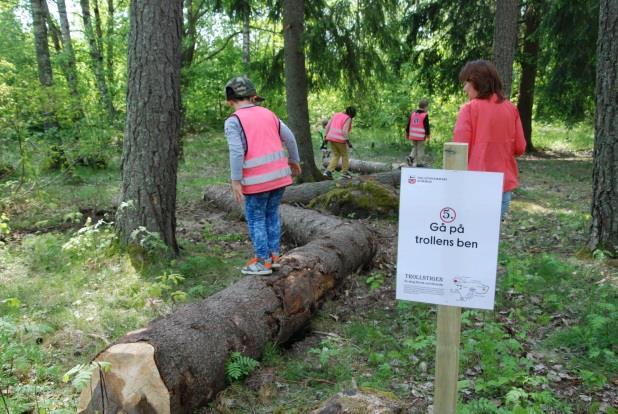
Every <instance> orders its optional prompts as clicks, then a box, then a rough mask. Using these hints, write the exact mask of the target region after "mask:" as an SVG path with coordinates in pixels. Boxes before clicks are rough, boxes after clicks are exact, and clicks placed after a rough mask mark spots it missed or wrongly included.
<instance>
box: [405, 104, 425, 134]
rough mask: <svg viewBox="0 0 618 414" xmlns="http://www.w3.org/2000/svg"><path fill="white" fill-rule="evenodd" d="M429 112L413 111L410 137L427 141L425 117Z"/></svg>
mask: <svg viewBox="0 0 618 414" xmlns="http://www.w3.org/2000/svg"><path fill="white" fill-rule="evenodd" d="M426 117H427V112H421V113H418V112H416V111H414V112H412V114H411V115H410V132H409V133H408V139H409V140H413V141H425V118H426Z"/></svg>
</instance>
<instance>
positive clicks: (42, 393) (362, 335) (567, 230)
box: [0, 134, 618, 414]
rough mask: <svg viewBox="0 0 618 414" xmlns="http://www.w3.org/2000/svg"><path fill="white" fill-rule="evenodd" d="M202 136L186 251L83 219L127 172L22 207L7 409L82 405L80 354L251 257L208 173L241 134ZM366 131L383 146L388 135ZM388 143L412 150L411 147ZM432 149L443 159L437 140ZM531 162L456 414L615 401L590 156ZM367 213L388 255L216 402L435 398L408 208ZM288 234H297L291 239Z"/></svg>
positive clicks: (615, 323) (617, 343) (6, 349)
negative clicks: (136, 240) (132, 247)
mask: <svg viewBox="0 0 618 414" xmlns="http://www.w3.org/2000/svg"><path fill="white" fill-rule="evenodd" d="M199 138H200V139H198V138H196V137H194V138H193V139H190V140H188V141H187V145H186V153H185V159H184V160H183V163H182V166H181V170H180V174H179V205H178V210H177V217H178V226H177V227H178V228H177V234H178V239H179V243H180V245H181V248H182V255H181V257H180V258H178V259H174V260H171V261H168V262H165V263H155V264H152V263H148V262H147V261H145V262H139V261H136V260H135V259H133V260H130V259H129V258H128V257H127V256H126V255H125V254H123V253H122V252H120V251H119V250H118V249H117V248H115V247H114V245H115V244H114V236H113V232H112V231H111V230H110V229H107V227H105V226H101V227H99V228H95V226H93V225H91V226H90V227H87V226H86V227H84V218H85V217H86V216H88V215H91V216H93V218H94V219H95V221H96V219H97V218H100V217H103V216H104V215H105V213H106V212H107V213H112V212H113V205H114V197H115V194H116V193H117V191H118V184H119V182H118V177H117V175H116V174H114V173H112V174H110V173H105V172H101V173H96V174H91V173H87V174H86V173H84V174H83V176H80V174H79V172H78V174H77V176H78V178H79V179H77V180H75V179H74V177H73V180H66V179H64V178H62V179H58V180H56V182H60V183H61V184H58V185H56V184H52V185H50V187H49V189H48V190H46V191H44V192H38V193H30V194H29V195H25V196H22V197H20V198H15V199H14V200H13V201H12V202H11V203H10V204H8V205H7V208H6V210H7V212H9V213H10V218H11V221H10V224H11V228H12V230H11V233H10V235H8V236H7V237H5V243H4V245H3V246H0V292H1V293H0V347H2V353H0V364H1V365H0V368H1V371H0V391H1V392H2V402H3V404H2V405H0V407H3V406H4V407H6V410H7V412H10V413H17V412H30V411H32V410H38V411H39V412H58V413H60V412H74V407H75V404H76V399H77V392H78V391H77V388H79V387H80V386H82V385H83V378H82V381H81V383H80V381H79V372H80V370H76V371H77V372H78V374H75V373H72V374H71V375H69V376H65V375H64V373H65V372H67V371H68V370H69V369H70V368H71V367H74V366H76V365H77V364H86V365H87V363H88V361H90V359H91V358H92V357H93V356H94V355H96V353H97V352H98V351H100V350H101V348H102V347H104V346H105V344H107V343H109V342H111V341H113V340H114V339H115V338H117V337H119V336H121V335H122V334H124V333H125V332H127V331H130V330H132V329H135V328H139V327H142V326H144V325H145V324H146V323H147V322H148V321H149V320H150V319H152V318H154V317H156V316H158V315H161V314H165V313H167V312H170V311H172V310H173V309H174V308H175V307H176V306H178V305H179V304H180V303H182V302H185V301H195V300H200V299H202V298H205V297H207V296H209V295H210V294H212V293H214V292H216V291H218V290H220V289H223V288H225V287H226V286H229V285H230V284H231V283H233V282H234V281H235V280H238V279H239V278H240V277H241V275H240V273H239V271H238V269H239V267H240V266H241V265H242V263H243V262H244V261H245V260H246V259H247V258H249V257H250V256H251V245H250V243H249V242H248V238H247V233H246V228H245V224H244V223H242V222H239V221H236V220H234V219H232V218H229V217H227V216H226V214H225V213H224V212H221V211H218V210H216V209H213V208H211V207H209V206H208V205H207V204H206V203H205V202H203V201H201V191H202V189H203V188H204V185H208V184H211V183H219V182H225V181H226V178H227V159H226V157H225V156H223V155H222V154H225V143H224V141H223V139H222V138H221V136H220V135H215V134H213V135H209V136H207V137H199ZM201 138H205V139H201ZM357 146H358V147H359V150H358V152H359V155H360V156H361V157H362V158H363V159H373V157H372V154H371V151H372V150H374V147H373V146H372V147H371V150H370V147H369V144H368V143H367V146H366V147H363V145H362V144H361V145H359V144H357ZM375 151H376V152H380V151H381V149H380V148H375ZM385 152H386V153H390V154H391V161H394V162H396V161H398V160H400V159H401V158H403V157H405V152H406V151H405V148H404V147H402V146H392V147H391V148H390V149H389V151H382V153H385ZM430 154H431V155H432V156H433V157H434V159H435V160H437V159H439V151H437V150H436V149H435V148H433V149H430ZM381 160H383V161H388V160H389V159H388V156H386V157H385V156H383V155H382V156H381ZM438 164H439V162H438ZM519 164H520V168H521V183H522V184H521V187H520V188H519V189H518V190H517V191H516V193H515V197H514V201H513V203H512V206H511V212H510V214H509V216H508V218H507V220H506V221H505V222H504V223H503V225H502V229H501V244H500V253H499V270H498V282H497V285H498V288H497V292H496V307H495V310H494V311H476V310H464V312H463V313H462V342H461V343H462V345H461V355H460V359H461V364H460V381H459V396H460V403H459V407H458V413H475V414H479V413H616V412H618V411H617V409H618V357H617V353H618V349H617V347H618V300H617V299H618V270H617V264H616V259H612V258H611V257H608V256H607V255H606V254H604V253H603V252H596V253H595V254H594V256H591V255H590V254H587V253H586V252H585V250H584V249H583V247H584V246H585V243H586V237H587V231H588V222H589V208H590V199H591V175H592V174H591V171H592V162H591V154H590V152H582V151H580V152H551V151H546V152H542V153H539V154H536V155H527V156H525V157H523V158H522V159H521V160H520V163H519ZM434 165H436V166H437V164H436V162H434ZM42 217H44V218H45V219H42ZM362 221H363V222H364V223H365V224H366V225H367V226H369V227H371V228H372V229H373V230H374V232H375V234H376V236H377V237H378V239H379V241H380V243H379V246H380V247H379V251H378V254H377V255H376V257H375V259H374V263H373V267H372V269H370V270H367V271H363V272H360V273H358V274H353V275H350V276H349V277H348V278H347V279H346V280H345V282H344V283H343V285H342V286H340V287H339V288H338V289H337V290H336V291H335V292H334V293H333V295H332V297H331V298H330V299H329V300H328V301H327V302H326V303H324V305H323V306H322V308H321V309H320V310H319V311H318V313H317V315H316V317H315V318H314V319H313V320H312V322H311V324H310V326H307V328H306V329H305V331H304V332H300V333H299V335H298V336H297V337H295V338H294V340H293V341H291V342H290V343H288V344H272V346H269V347H267V349H266V351H265V352H264V355H263V356H262V358H261V360H260V366H259V368H258V369H257V370H256V371H255V372H253V374H251V375H250V376H249V377H248V378H247V379H245V380H243V381H235V382H232V383H231V385H230V386H229V387H228V388H226V389H225V390H224V391H223V392H221V393H220V394H219V395H218V396H217V398H216V400H215V401H213V403H212V404H211V405H210V406H209V407H208V408H205V409H204V410H202V412H203V413H306V412H310V411H311V410H313V409H315V408H317V407H319V405H320V404H321V403H322V402H324V401H325V400H327V399H328V398H330V397H331V396H333V395H335V394H336V393H338V392H340V391H343V390H346V389H349V388H359V389H361V390H371V391H372V392H379V393H381V394H382V395H384V396H385V398H392V399H393V400H394V401H396V402H397V404H399V405H400V406H401V407H402V408H403V409H404V411H403V412H410V413H425V412H431V405H432V400H431V396H432V393H433V372H434V357H435V319H436V318H435V314H436V312H435V307H434V306H431V305H425V304H420V303H412V302H404V301H396V300H395V299H394V296H395V294H394V288H395V264H396V255H397V252H396V244H397V221H396V219H392V218H375V217H374V218H370V219H363V220H362ZM80 227H81V228H82V229H85V230H82V231H81V233H80V234H76V233H75V230H76V229H78V228H80ZM284 238H285V235H284ZM283 247H284V248H283V251H284V252H285V251H286V250H289V249H291V248H293V247H295V246H291V245H286V244H285V239H284V246H283ZM81 368H85V367H81ZM85 371H86V370H85V369H83V370H82V372H85ZM63 377H64V378H63ZM63 379H64V380H67V382H70V381H71V380H72V381H73V384H74V386H71V385H70V384H65V383H64V382H63Z"/></svg>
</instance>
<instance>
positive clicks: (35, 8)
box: [30, 0, 58, 130]
mask: <svg viewBox="0 0 618 414" xmlns="http://www.w3.org/2000/svg"><path fill="white" fill-rule="evenodd" d="M45 1H46V0H30V6H31V10H32V28H33V30H34V46H35V50H36V63H37V69H38V74H39V83H40V84H41V87H42V90H43V95H44V97H45V102H44V103H43V107H42V108H41V111H42V115H43V129H44V130H48V129H50V128H52V127H54V126H56V125H57V124H58V122H57V121H56V115H55V111H54V104H53V98H52V96H51V87H52V86H53V84H54V78H53V75H52V67H51V59H50V56H49V43H48V42H47V25H46V14H45V10H46V8H47V4H43V3H44V2H45Z"/></svg>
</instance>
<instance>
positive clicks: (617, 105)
mask: <svg viewBox="0 0 618 414" xmlns="http://www.w3.org/2000/svg"><path fill="white" fill-rule="evenodd" d="M616 56H618V2H616V0H601V1H600V5H599V38H598V42H597V79H596V89H597V90H596V96H597V106H596V121H595V138H594V167H593V172H592V213H591V215H592V222H591V226H590V240H589V247H590V249H592V250H595V249H602V250H606V251H609V252H610V253H611V254H615V253H616V252H617V251H618V127H616V126H617V125H618V67H617V66H616Z"/></svg>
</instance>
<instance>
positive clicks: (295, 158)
mask: <svg viewBox="0 0 618 414" xmlns="http://www.w3.org/2000/svg"><path fill="white" fill-rule="evenodd" d="M249 106H253V105H247V107H249ZM279 122H280V127H279V135H280V136H281V142H282V143H283V146H284V147H285V148H286V149H287V151H288V160H289V161H290V162H293V163H296V164H298V163H300V157H299V155H298V146H297V145H296V138H294V134H293V133H292V131H291V130H290V128H288V126H287V125H286V124H284V123H283V121H281V120H279ZM224 132H225V138H227V145H228V147H229V149H230V176H231V179H232V180H241V179H242V165H243V163H244V161H245V151H246V145H247V138H246V137H245V133H244V132H243V130H242V128H241V126H240V121H239V120H238V118H236V117H235V116H231V117H229V118H228V119H226V120H225V124H224Z"/></svg>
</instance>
